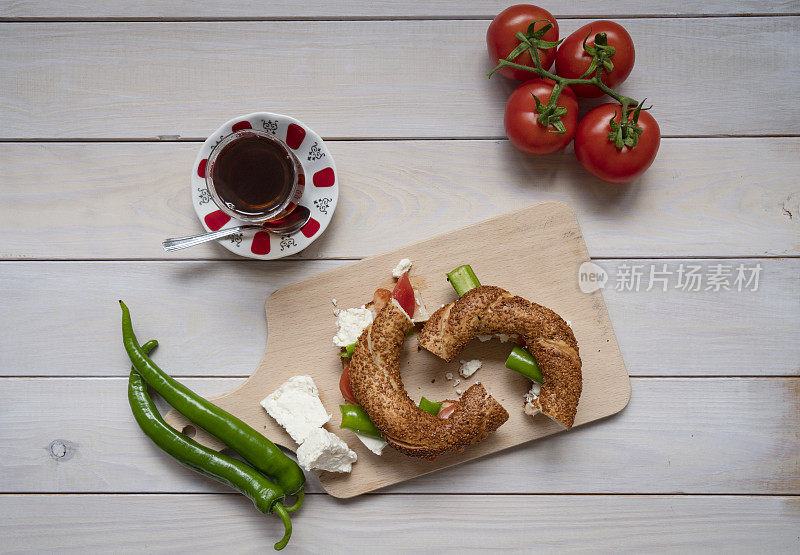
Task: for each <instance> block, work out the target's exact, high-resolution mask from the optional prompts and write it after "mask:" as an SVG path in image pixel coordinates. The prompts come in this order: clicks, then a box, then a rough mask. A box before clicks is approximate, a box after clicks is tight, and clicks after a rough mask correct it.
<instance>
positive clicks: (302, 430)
mask: <svg viewBox="0 0 800 555" xmlns="http://www.w3.org/2000/svg"><path fill="white" fill-rule="evenodd" d="M261 406H262V407H264V410H266V411H267V414H269V415H270V416H271V417H272V418H274V419H275V421H276V422H277V423H278V424H280V425H281V426H283V428H284V429H285V430H286V431H287V432H288V433H289V435H290V436H292V439H293V440H294V441H295V442H296V443H303V441H305V439H306V438H307V437H308V436H309V434H310V433H311V431H312V430H314V429H316V428H319V427H320V426H322V425H323V424H325V423H326V422H327V421H328V420H330V419H331V415H330V414H328V413H327V412H326V411H325V407H324V406H322V401H320V399H319V390H318V389H317V386H316V385H315V384H314V380H313V379H312V378H311V376H292V377H291V378H289V379H288V380H286V381H285V382H284V383H283V384H282V385H281V386H280V387H279V388H278V389H276V390H275V391H274V392H273V393H271V394H270V395H268V396H267V397H266V398H265V399H264V400H263V401H261Z"/></svg>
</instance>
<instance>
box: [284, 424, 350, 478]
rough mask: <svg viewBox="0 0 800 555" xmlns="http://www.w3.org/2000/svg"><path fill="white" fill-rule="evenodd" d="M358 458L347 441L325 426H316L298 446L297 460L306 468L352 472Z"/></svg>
mask: <svg viewBox="0 0 800 555" xmlns="http://www.w3.org/2000/svg"><path fill="white" fill-rule="evenodd" d="M356 460H358V456H357V455H356V453H355V451H352V450H351V449H350V448H349V447H348V446H347V443H345V441H344V440H343V439H342V438H340V437H339V436H337V435H336V434H332V433H331V432H329V431H328V430H326V429H325V428H315V429H314V430H312V431H311V433H310V434H309V435H308V437H307V438H306V440H305V441H304V442H303V444H302V445H301V446H300V447H298V448H297V462H298V463H300V466H302V467H303V468H304V469H306V470H327V471H328V472H350V471H351V470H352V469H353V463H354V462H356Z"/></svg>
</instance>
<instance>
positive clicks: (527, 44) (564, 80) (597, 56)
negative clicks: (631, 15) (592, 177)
mask: <svg viewBox="0 0 800 555" xmlns="http://www.w3.org/2000/svg"><path fill="white" fill-rule="evenodd" d="M537 35H538V33H537ZM515 37H516V38H517V39H518V40H519V41H520V43H519V45H518V46H517V47H516V48H515V49H514V50H513V51H512V52H511V53H510V54H509V55H508V57H506V58H505V59H502V60H499V62H498V64H497V66H496V67H495V68H494V69H492V71H490V72H489V73H488V74H487V75H486V77H488V78H491V77H492V75H494V73H495V72H496V71H497V70H499V69H500V68H503V67H510V68H514V69H521V70H524V71H530V72H531V73H534V74H536V75H538V76H539V77H543V78H545V79H550V80H551V81H553V82H554V83H555V85H554V88H553V92H552V93H550V98H549V100H548V102H547V104H543V103H541V102H540V101H539V99H538V98H536V97H534V100H535V105H536V112H537V113H538V114H539V116H538V117H537V121H538V122H539V123H541V124H542V125H545V126H550V125H552V126H553V127H554V128H555V130H554V131H552V132H553V133H559V134H563V133H564V124H563V123H561V116H562V115H564V113H563V112H562V111H561V110H560V109H559V108H557V107H556V103H557V102H558V97H559V96H561V93H562V91H563V90H564V88H565V87H566V86H567V85H594V86H595V87H597V88H598V89H600V90H601V91H603V92H604V93H606V94H607V95H608V96H610V97H611V98H613V99H614V100H616V101H617V102H619V103H620V104H621V105H622V114H623V118H625V117H626V116H628V115H629V113H630V112H631V110H629V107H630V106H636V107H637V110H641V109H643V108H642V106H641V104H640V103H639V102H638V101H636V100H635V99H633V98H631V97H629V96H625V95H622V94H619V93H618V92H617V91H615V90H614V89H612V88H611V87H609V86H608V85H606V84H605V83H603V81H602V74H603V71H604V69H605V70H607V68H608V67H612V68H613V63H612V62H611V58H612V57H613V56H614V47H612V46H607V44H606V35H605V33H597V34H596V35H595V44H596V45H597V46H595V47H591V46H587V45H586V40H587V39H588V38H589V37H588V35H587V37H586V39H584V41H583V47H584V49H585V50H586V52H588V53H589V54H591V55H592V65H591V66H590V69H589V70H588V71H591V70H592V66H594V67H596V68H597V71H596V72H595V74H594V76H592V77H589V78H587V77H580V78H568V77H561V76H560V75H556V74H555V73H552V72H550V71H548V70H546V69H544V67H543V66H542V62H541V60H540V59H539V49H540V48H544V49H547V48H552V47H553V45H554V44H555V45H556V46H557V45H558V43H552V42H546V41H543V40H542V38H541V37H540V36H536V35H534V34H533V24H531V26H530V28H529V30H528V32H527V33H523V32H519V33H517V34H516V35H515ZM559 43H560V41H559ZM525 50H527V51H528V52H530V55H531V59H532V60H533V63H534V66H533V67H532V66H527V65H523V64H519V63H516V62H514V61H513V60H514V59H516V58H517V57H518V56H519V55H520V54H522V52H524V51H525ZM588 71H587V72H588ZM637 115H638V112H637ZM623 125H627V123H624V124H623ZM635 125H636V124H635V122H634V126H635Z"/></svg>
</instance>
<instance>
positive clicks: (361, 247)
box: [0, 0, 800, 553]
mask: <svg viewBox="0 0 800 555" xmlns="http://www.w3.org/2000/svg"><path fill="white" fill-rule="evenodd" d="M541 4H542V5H543V6H544V7H545V8H547V9H549V10H550V11H552V12H553V13H554V14H555V15H556V16H557V17H558V18H559V24H560V26H561V36H562V37H565V36H567V35H568V34H569V33H571V32H572V31H573V30H575V29H577V28H578V27H579V26H581V25H583V24H585V23H587V22H589V21H592V20H595V19H599V18H612V19H614V20H617V21H619V22H621V23H622V24H623V25H624V26H625V27H626V28H627V29H628V30H629V32H630V33H631V35H632V37H633V39H634V41H635V43H636V47H637V60H636V67H635V68H634V71H633V74H632V75H631V77H630V78H629V79H628V81H627V82H626V83H625V84H624V85H623V87H622V90H623V92H627V93H629V94H631V95H633V96H636V97H640V96H645V95H646V96H647V98H648V101H649V102H652V103H653V104H654V106H655V107H654V108H653V115H654V116H655V117H656V118H657V120H658V121H659V123H660V125H661V129H662V133H663V135H664V139H663V141H662V144H661V150H660V152H659V155H658V158H657V159H656V161H655V163H654V165H653V167H652V168H651V169H650V171H649V172H647V174H646V175H645V176H644V177H643V178H641V179H640V180H639V181H637V182H636V183H635V184H634V185H632V186H628V187H611V186H608V185H605V184H603V183H600V182H598V181H597V180H595V179H593V178H591V177H589V176H588V175H587V174H586V173H585V172H584V171H583V170H582V168H581V167H580V166H579V164H578V163H577V162H576V161H575V159H574V157H573V156H572V153H571V148H570V149H568V151H565V152H562V153H560V154H556V155H553V156H549V157H545V158H533V157H529V156H525V155H523V154H521V153H519V152H518V151H516V150H515V149H514V148H513V147H512V146H511V145H510V144H509V143H508V141H507V140H505V137H504V133H503V128H502V111H503V106H504V102H505V99H506V98H507V95H508V93H509V91H510V90H511V89H512V85H511V84H510V83H509V82H505V81H503V80H502V79H499V78H495V79H492V80H491V81H489V80H487V79H485V77H484V73H485V72H486V71H487V70H488V69H489V62H488V60H487V56H486V54H485V44H484V34H485V30H486V27H487V25H488V23H489V21H490V20H491V18H492V17H493V16H494V15H495V14H497V13H498V12H499V11H501V10H502V9H503V8H504V7H506V6H507V5H508V2H499V1H496V0H492V1H483V2H481V1H477V0H459V1H455V0H439V1H436V0H428V1H424V2H423V1H414V2H395V1H389V0H306V1H305V2H302V3H300V2H292V1H290V0H276V1H273V2H256V1H254V0H233V1H229V2H224V3H219V2H214V3H212V2H208V3H206V2H189V1H186V0H173V1H169V2H151V1H146V2H127V1H122V0H69V1H61V2H56V1H52V0H49V1H48V0H0V83H2V86H0V122H2V126H0V169H1V171H0V205H2V207H3V209H2V217H0V259H1V261H0V298H1V299H2V300H1V301H0V310H1V312H0V337H2V339H0V376H1V377H0V452H2V454H3V456H2V459H0V510H2V514H3V519H2V520H0V537H1V538H2V540H0V550H3V551H5V550H8V551H55V550H58V551H60V552H64V551H82V552H85V551H102V552H108V551H115V552H116V551H131V552H132V551H137V552H141V551H176V550H189V549H192V550H198V549H218V550H223V549H224V550H227V551H232V552H242V551H252V552H255V551H259V552H265V551H270V550H271V546H272V543H273V541H274V540H275V537H276V535H278V533H279V525H278V522H277V521H276V520H275V519H271V518H265V517H263V516H262V515H260V514H259V513H257V512H256V511H255V510H254V509H253V507H252V506H251V504H250V502H249V501H247V500H246V499H244V498H242V497H241V496H238V495H236V494H232V493H229V491H228V490H226V489H225V488H224V487H222V486H218V485H217V484H215V483H213V482H210V481H209V480H207V479H205V478H203V477H200V476H198V475H196V474H194V473H192V472H190V471H188V470H185V469H183V468H182V467H180V466H178V465H177V464H175V462H174V461H172V460H171V459H169V458H167V457H166V456H164V455H163V454H162V453H160V452H159V451H158V450H157V449H156V448H155V447H154V446H153V445H152V444H151V443H150V442H149V440H148V439H147V438H145V437H144V436H143V435H142V434H141V432H140V431H139V430H138V428H137V427H136V424H135V423H134V421H133V419H132V417H131V415H130V412H129V408H128V406H127V402H126V397H125V394H126V391H125V390H126V375H127V372H128V364H127V358H126V357H125V354H124V352H123V350H122V348H121V345H120V338H119V330H118V326H119V323H118V321H119V310H118V307H117V305H116V302H115V301H116V299H118V298H121V297H122V298H125V299H126V300H127V301H128V302H129V304H130V305H132V306H133V307H135V311H136V317H137V322H139V323H140V326H141V327H142V328H144V327H146V329H147V332H148V335H149V336H153V337H158V338H159V339H161V341H162V348H161V351H160V352H159V354H158V357H159V360H160V361H161V362H163V366H164V367H165V368H168V369H170V370H171V371H172V372H173V373H174V374H175V375H177V376H181V377H182V379H183V380H184V381H185V382H186V383H187V384H188V385H189V386H190V387H192V388H195V389H196V390H197V391H199V392H201V393H203V394H208V395H213V394H218V393H223V392H225V391H228V390H230V389H231V388H233V387H235V386H236V385H237V384H240V383H241V382H242V381H243V380H244V378H245V377H246V376H247V374H248V373H249V372H250V371H251V370H252V369H253V368H254V367H255V365H256V363H257V362H258V360H259V359H260V356H261V353H262V351H263V348H264V344H265V338H266V334H267V329H266V322H265V319H264V312H263V309H262V307H263V302H264V299H265V298H266V297H267V295H269V294H270V293H271V292H272V291H274V290H275V289H277V288H279V287H281V286H283V285H285V284H288V283H292V282H294V281H296V280H299V279H301V278H304V277H307V276H311V275H314V274H316V273H319V272H322V271H324V270H326V269H330V268H335V267H338V266H340V265H342V264H347V263H348V260H352V259H358V258H361V257H365V256H370V255H373V254H377V253H380V252H383V251H386V250H390V249H392V248H396V247H399V246H402V245H403V244H405V243H408V242H412V241H415V240H419V239H422V238H425V237H429V236H431V235H434V234H436V233H439V232H442V231H447V230H450V229H453V228H455V227H458V226H461V225H463V224H465V223H471V222H476V221H479V220H482V219H485V218H487V217H490V216H494V215H498V214H502V213H504V212H507V211H510V210H512V209H515V208H518V207H520V206H524V205H528V204H532V203H535V202H538V201H542V200H562V201H565V202H567V203H569V204H570V205H571V206H573V207H574V209H575V211H576V212H577V214H578V219H579V220H580V222H581V225H582V228H583V232H584V235H585V237H586V241H587V245H588V248H589V253H590V254H591V256H592V257H593V259H594V261H595V262H596V263H597V264H598V265H600V266H601V267H602V268H603V269H604V270H606V271H607V272H608V274H609V276H610V279H609V282H608V284H607V286H606V290H605V293H604V295H605V299H606V302H607V304H608V309H609V312H610V315H611V320H612V322H613V325H614V328H615V330H616V332H617V336H618V338H619V343H620V346H621V349H622V353H623V356H624V358H625V362H626V364H627V366H628V370H629V373H630V375H631V376H632V386H633V394H632V400H631V402H630V405H629V406H628V407H627V408H626V409H625V410H624V411H623V412H622V413H620V414H619V415H617V416H615V417H612V418H609V419H607V420H604V421H601V422H598V423H595V424H592V425H588V426H586V427H584V428H581V429H577V430H574V431H573V432H571V433H567V434H560V435H558V436H555V437H552V438H549V439H545V440H542V441H537V442H534V443H532V444H528V445H526V446H522V447H520V448H515V449H512V450H509V451H506V452H503V453H501V454H499V455H496V456H492V457H489V458H486V459H481V460H477V461H473V462H470V463H466V464H464V465H462V466H460V467H458V468H456V469H452V470H448V471H444V472H440V473H436V474H432V475H428V476H425V477H422V478H420V479H416V480H413V481H410V482H407V483H404V484H402V485H398V486H394V487H390V488H388V489H385V490H381V491H379V492H376V493H375V494H369V495H366V496H363V497H360V498H357V499H355V500H351V501H347V502H342V501H337V500H336V499H332V498H330V497H328V496H327V495H325V494H324V493H322V492H321V489H320V488H319V485H318V484H315V483H314V482H313V480H312V484H311V485H310V489H311V491H312V494H311V495H309V497H308V500H307V503H306V506H305V507H304V508H303V510H302V511H301V512H300V513H299V514H298V515H297V516H296V517H295V519H294V523H295V526H294V529H295V532H294V536H293V538H292V542H291V544H290V547H289V550H292V551H306V552H345V551H347V552H351V551H355V552H364V553H370V552H371V553H374V552H376V551H379V550H380V551H394V550H400V549H425V550H428V551H446V550H449V549H453V550H458V551H465V550H477V549H480V548H489V549H492V548H506V549H513V550H520V551H521V550H523V549H524V550H530V549H538V550H542V551H556V550H558V551H560V550H575V551H592V552H597V551H611V550H617V549H622V550H626V551H634V552H642V551H650V550H668V551H690V552H694V551H697V550H708V551H725V552H752V551H753V550H758V551H759V552H797V551H798V550H800V532H798V530H800V497H798V496H800V433H798V425H799V424H800V341H798V338H800V186H799V185H798V175H799V174H800V104H798V102H797V90H798V86H799V85H800V72H798V71H797V67H796V66H797V63H796V56H797V54H796V52H795V48H796V46H795V45H796V44H797V43H798V39H800V2H799V1H798V0H787V1H780V2H777V1H776V2H759V1H755V0H745V1H741V2H723V1H721V0H711V1H703V2H700V1H699V0H683V1H676V0H673V1H668V2H661V3H653V2H644V1H643V0H615V1H610V0H598V1H597V2H594V3H592V4H589V3H586V2H577V1H575V0H567V1H563V2H553V1H546V2H544V1H543V2H541ZM257 110H269V111H275V112H280V113H286V114H290V115H292V116H295V117H297V118H299V119H301V120H302V121H304V122H306V123H307V124H308V125H310V126H311V127H313V128H314V129H315V130H316V131H317V132H319V133H320V134H321V135H322V136H323V137H324V138H325V139H326V141H329V143H328V144H329V148H330V150H331V153H332V154H333V155H334V156H335V158H336V163H337V166H338V168H339V177H340V182H341V193H340V203H339V207H338V209H337V211H336V215H335V217H334V219H333V222H332V224H331V226H330V227H329V229H328V230H327V231H326V233H325V235H324V236H323V237H322V238H321V239H320V240H319V241H317V242H316V243H314V245H312V246H311V247H310V248H308V249H307V250H306V251H305V252H303V253H301V255H299V256H297V257H294V258H293V259H291V260H282V261H276V262H259V261H253V260H245V259H239V258H235V257H234V255H232V254H231V253H229V252H228V251H227V250H225V249H223V248H222V247H220V246H218V245H205V246H202V247H196V248H194V249H191V250H187V251H181V252H179V253H170V254H168V253H165V252H163V250H162V249H161V246H160V241H161V240H162V239H164V238H165V237H168V236H175V235H181V234H185V233H187V232H195V231H199V230H200V229H201V228H200V224H199V222H198V220H197V218H196V217H195V215H194V212H193V210H192V207H191V201H190V196H189V187H188V185H189V179H188V178H189V172H190V170H191V164H192V161H193V159H194V156H195V153H196V151H197V149H198V147H199V144H200V142H201V141H202V140H203V139H204V138H205V137H206V136H207V135H208V134H209V133H211V132H212V131H213V130H214V129H215V128H216V127H217V126H218V125H219V124H221V123H222V122H224V121H226V120H228V119H229V118H232V117H235V116H237V115H240V114H244V113H248V112H252V111H257ZM458 262H463V261H458ZM690 266H699V267H700V270H699V272H700V273H701V275H702V276H703V279H704V280H705V281H704V282H703V283H702V287H700V290H699V291H694V290H686V288H682V287H680V286H679V282H678V279H679V276H678V274H679V273H680V272H683V271H684V270H686V269H688V268H689V267H690ZM718 267H721V268H722V270H717V269H715V268H718ZM740 267H741V268H743V270H744V271H750V272H751V273H752V272H758V273H757V275H758V277H759V281H758V284H757V287H754V285H755V284H753V283H752V282H751V283H750V284H749V285H748V284H745V286H744V287H737V286H736V284H735V281H734V277H735V276H736V274H737V271H738V268H740ZM632 268H638V269H639V270H640V271H642V272H643V278H642V279H643V281H642V284H641V288H640V290H639V291H638V292H637V291H629V290H627V288H626V287H625V285H626V284H625V281H624V280H623V279H622V276H625V275H627V273H630V272H631V269H632ZM756 268H759V270H756ZM663 270H666V271H668V272H671V273H670V274H668V275H669V278H668V283H667V287H666V291H665V290H664V289H663V288H662V287H661V285H660V283H658V284H657V285H656V286H654V287H646V286H645V285H646V282H647V281H648V278H649V277H651V276H650V275H649V273H650V272H651V271H653V272H655V275H667V274H658V272H661V271H663ZM725 271H728V272H732V274H731V276H730V280H729V281H730V283H729V286H730V287H729V289H728V290H725V289H724V287H723V288H721V289H720V290H718V291H717V290H715V287H714V285H713V283H714V282H713V281H712V277H711V274H713V273H714V272H717V274H719V272H723V273H724V272H725ZM651 284H652V283H651ZM739 285H741V283H740V284H739ZM739 288H741V289H742V290H741V291H739V290H738V289H739ZM647 289H649V290H647ZM689 289H691V288H689Z"/></svg>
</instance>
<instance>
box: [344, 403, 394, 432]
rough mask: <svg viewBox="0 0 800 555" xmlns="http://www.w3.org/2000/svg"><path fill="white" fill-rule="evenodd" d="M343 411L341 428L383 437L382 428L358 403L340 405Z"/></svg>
mask: <svg viewBox="0 0 800 555" xmlns="http://www.w3.org/2000/svg"><path fill="white" fill-rule="evenodd" d="M339 410H340V411H342V424H341V426H339V427H340V428H347V429H349V430H353V431H354V432H358V433H359V434H361V435H362V436H369V437H374V438H375V439H383V436H381V432H380V430H378V428H377V427H376V426H375V424H373V423H372V420H370V419H369V416H368V415H367V413H366V411H365V410H364V409H363V408H361V407H360V406H358V405H339Z"/></svg>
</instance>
